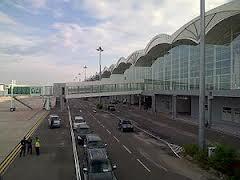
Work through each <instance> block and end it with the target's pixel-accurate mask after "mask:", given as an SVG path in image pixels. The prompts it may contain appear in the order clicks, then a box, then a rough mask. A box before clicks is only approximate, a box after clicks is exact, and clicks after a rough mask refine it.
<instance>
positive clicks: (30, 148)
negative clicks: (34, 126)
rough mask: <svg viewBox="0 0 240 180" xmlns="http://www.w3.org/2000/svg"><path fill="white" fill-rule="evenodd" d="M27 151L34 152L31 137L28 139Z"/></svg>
mask: <svg viewBox="0 0 240 180" xmlns="http://www.w3.org/2000/svg"><path fill="white" fill-rule="evenodd" d="M27 153H28V154H29V153H30V154H32V138H31V137H29V138H28V140H27Z"/></svg>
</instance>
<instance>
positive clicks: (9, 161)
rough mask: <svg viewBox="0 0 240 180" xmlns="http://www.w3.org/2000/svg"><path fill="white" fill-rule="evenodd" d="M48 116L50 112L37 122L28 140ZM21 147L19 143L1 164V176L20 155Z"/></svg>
mask: <svg viewBox="0 0 240 180" xmlns="http://www.w3.org/2000/svg"><path fill="white" fill-rule="evenodd" d="M47 115H48V112H45V113H42V115H41V116H40V117H39V118H38V119H37V122H36V123H35V124H34V125H33V126H32V128H31V129H30V130H29V131H28V133H27V134H26V135H25V137H26V139H28V138H29V137H30V136H31V135H32V134H33V133H34V132H35V130H36V129H37V128H38V127H39V125H40V124H41V123H42V121H43V120H44V119H45V118H46V116H47ZM20 149H21V145H20V143H18V144H17V145H16V146H15V148H14V149H13V150H12V151H11V152H10V154H9V155H8V156H7V157H6V158H5V159H4V160H3V161H2V162H1V164H0V175H3V174H4V173H5V172H6V170H7V168H8V167H9V166H10V165H11V164H12V162H13V161H14V160H15V158H16V157H17V155H18V153H19V152H20Z"/></svg>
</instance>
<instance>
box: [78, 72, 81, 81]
mask: <svg viewBox="0 0 240 180" xmlns="http://www.w3.org/2000/svg"><path fill="white" fill-rule="evenodd" d="M78 76H79V77H78V81H79V82H80V81H81V73H78Z"/></svg>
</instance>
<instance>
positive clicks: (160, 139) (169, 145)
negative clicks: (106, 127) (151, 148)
mask: <svg viewBox="0 0 240 180" xmlns="http://www.w3.org/2000/svg"><path fill="white" fill-rule="evenodd" d="M106 112H107V113H109V114H111V115H112V116H114V117H116V118H117V119H119V120H122V119H121V118H120V117H119V116H117V115H115V114H113V113H111V112H108V111H106ZM131 121H132V122H134V123H135V124H137V125H138V123H137V122H136V121H133V120H131ZM137 125H134V127H135V128H137V129H139V130H141V131H143V132H144V133H146V134H148V135H149V136H152V137H153V138H155V139H157V140H159V141H162V142H163V143H165V144H166V145H167V146H168V147H169V148H170V149H171V151H172V152H173V153H174V154H175V155H176V156H177V157H178V158H179V159H181V156H180V155H178V153H177V152H176V151H175V150H174V149H173V148H172V145H175V144H171V143H169V142H167V141H166V140H164V139H162V138H160V137H158V136H155V135H153V134H152V133H150V132H149V131H146V130H145V129H142V128H140V127H139V126H137ZM176 146H178V145H176ZM179 147H180V146H179ZM180 148H181V147H180Z"/></svg>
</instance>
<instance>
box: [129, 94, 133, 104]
mask: <svg viewBox="0 0 240 180" xmlns="http://www.w3.org/2000/svg"><path fill="white" fill-rule="evenodd" d="M128 104H129V105H131V104H132V95H129V96H128Z"/></svg>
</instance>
